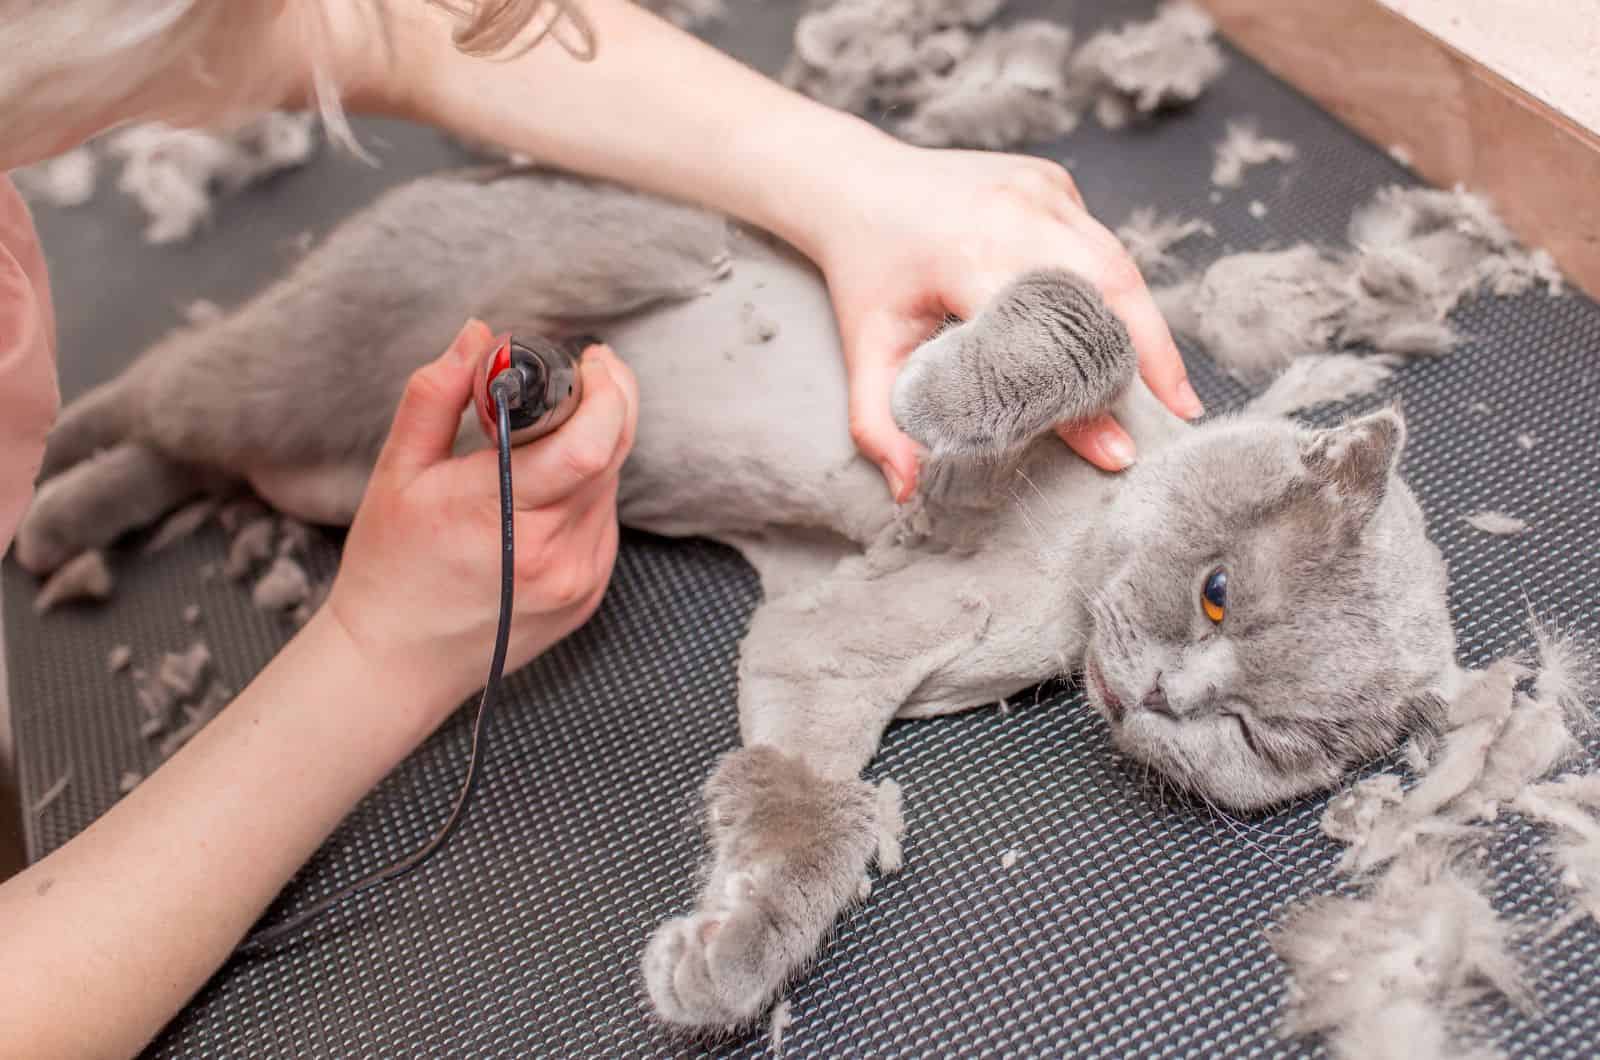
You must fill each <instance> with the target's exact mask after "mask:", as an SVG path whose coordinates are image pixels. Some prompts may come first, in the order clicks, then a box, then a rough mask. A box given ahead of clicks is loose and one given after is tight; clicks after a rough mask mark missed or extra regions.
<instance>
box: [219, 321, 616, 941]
mask: <svg viewBox="0 0 1600 1060" xmlns="http://www.w3.org/2000/svg"><path fill="white" fill-rule="evenodd" d="M580 357H581V359H580ZM586 395H587V396H586ZM469 396H470V397H471V398H472V400H473V402H474V404H475V406H476V408H477V412H478V415H479V417H480V422H481V425H482V426H483V428H484V432H485V434H486V435H487V436H488V437H489V439H490V440H491V442H492V443H493V444H494V446H495V448H494V450H492V451H491V452H488V453H483V452H479V453H474V454H472V455H470V456H467V457H460V458H452V457H451V452H452V450H453V447H454V445H455V440H456V433H457V430H458V427H459V424H460V420H461V413H462V407H463V406H464V405H465V404H466V403H467V400H468V398H469ZM636 419H637V390H636V387H635V384H634V380H633V376H632V373H631V372H629V370H628V368H627V367H626V366H625V365H623V364H622V363H621V362H620V361H618V360H617V359H616V357H615V355H614V354H612V353H611V351H610V350H609V349H607V348H605V347H604V346H600V345H598V344H594V343H592V342H591V341H590V340H587V339H578V340H573V341H571V342H569V343H567V344H558V343H554V342H550V341H549V340H545V339H537V338H530V339H527V340H519V339H514V338H512V337H510V336H502V337H500V338H495V337H493V336H491V335H490V334H489V332H488V329H487V328H486V327H484V326H483V325H482V324H481V323H479V322H478V321H470V322H468V324H467V326H466V327H465V328H463V329H462V331H461V333H460V334H459V335H457V336H456V339H455V341H453V342H452V343H451V345H450V349H449V350H448V351H447V352H446V353H445V355H444V356H443V357H441V358H440V359H439V360H437V361H435V362H433V363H432V364H430V365H428V366H426V367H424V368H421V369H419V370H418V371H417V372H416V373H415V374H414V375H413V376H412V378H411V380H410V382H409V383H408V384H407V386H406V391H405V394H404V396H403V397H402V398H401V403H400V408H399V411H398V412H397V413H396V414H395V421H394V426H393V428H392V429H391V432H390V436H389V440H388V442H387V443H386V444H385V446H384V450H383V453H382V455H381V456H380V457H379V460H378V464H377V467H376V468H375V469H374V471H373V477H372V482H371V484H370V485H369V487H368V490H367V495H366V498H365V499H364V500H363V502H362V505H361V508H360V510H359V511H358V512H357V514H356V519H355V522H354V524H353V525H352V526H351V530H350V537H349V539H348V541H347V543H346V546H345V558H344V562H343V563H342V564H341V566H340V570H339V574H338V577H337V578H336V580H335V582H334V587H333V591H332V593H330V595H329V598H328V605H327V607H328V614H329V615H331V616H332V617H333V619H334V621H335V622H337V623H338V624H340V625H341V626H342V627H343V628H344V629H345V630H346V631H347V632H348V634H349V636H350V639H351V641H352V642H353V643H355V644H356V645H358V647H359V648H360V649H361V650H362V652H363V654H365V655H367V656H368V662H369V664H370V665H371V666H372V667H373V668H374V671H375V672H381V673H383V674H385V675H386V677H389V678H390V679H391V685H390V686H391V687H397V688H404V689H409V690H412V694H407V695H406V696H404V698H403V700H402V701H401V702H397V703H396V704H395V706H397V707H400V708H401V709H402V712H401V713H400V715H399V717H398V718H397V719H396V720H397V721H398V723H399V724H400V725H401V727H402V729H403V731H404V732H405V734H406V736H407V738H408V739H410V740H411V741H413V742H414V743H420V742H421V740H422V739H423V738H424V737H426V735H427V734H428V733H429V732H431V731H432V730H433V729H434V728H435V727H436V726H437V725H438V724H439V723H440V722H441V721H443V720H444V718H445V717H447V716H448V714H449V713H450V712H451V711H453V710H454V707H455V705H456V704H459V703H460V701H461V699H462V698H464V696H465V695H466V694H467V692H469V691H470V690H471V688H472V687H474V686H475V685H476V680H475V674H476V673H479V672H481V671H479V670H476V667H477V666H480V665H481V659H482V653H483V649H484V647H485V646H487V645H489V644H491V643H492V644H493V655H492V658H491V661H490V664H489V676H488V680H487V681H486V682H485V683H484V686H483V693H482V695H481V697H480V699H479V701H478V709H477V716H476V718H475V720H474V722H473V732H472V750H471V753H470V757H469V760H468V763H467V768H466V778H465V780H464V781H463V783H462V786H461V789H460V793H459V794H458V795H457V798H456V801H455V805H454V807H453V808H452V810H451V812H450V814H449V816H448V817H447V818H446V820H445V821H444V822H443V823H442V825H441V826H440V828H439V829H438V830H437V831H435V833H434V834H433V836H432V838H431V839H430V840H429V841H428V842H427V843H425V844H423V845H422V846H421V847H419V848H418V849H417V850H415V851H414V852H413V853H411V854H410V855H408V856H406V857H404V858H402V859H401V860H399V861H396V862H394V863H392V864H390V865H388V866H385V867H383V868H380V869H378V870H377V871H375V872H373V873H371V874H370V875H368V876H365V877H363V878H362V879H360V880H358V881H357V882H355V883H353V884H351V885H349V886H347V887H344V888H342V889H340V890H338V891H336V892H334V893H333V894H330V895H328V896H326V897H324V898H322V899H321V900H319V901H317V902H314V903H313V904H311V905H310V906H307V907H305V908H303V909H301V910H300V911H298V912H297V913H295V914H294V915H293V916H291V917H289V918H288V919H287V920H285V921H282V922H280V923H277V924H274V925H270V926H268V927H265V928H262V929H260V930H258V931H257V932H256V933H255V934H253V935H251V936H250V937H249V938H248V939H247V940H246V941H245V945H244V949H246V950H255V949H258V948H261V947H265V946H270V945H272V944H274V943H276V942H278V941H280V940H282V939H285V938H288V937H290V936H292V935H294V934H295V933H296V932H298V931H299V929H300V928H302V927H304V926H306V925H307V924H309V923H310V922H312V921H313V920H314V919H315V918H317V917H318V916H320V915H321V914H322V913H324V912H326V911H327V910H328V909H331V908H332V907H333V906H334V905H336V904H338V903H339V902H341V901H343V900H344V899H346V898H349V897H351V896H352V895H355V894H358V893H360V892H361V891H364V890H366V889H368V888H370V887H373V886H376V885H378V884H381V883H383V882H385V881H387V880H391V879H394V878H395V877H397V876H400V875H403V874H404V873H406V872H409V871H411V870H412V869H414V868H416V867H418V866H419V865H421V864H422V863H423V862H424V861H426V860H427V859H428V858H429V857H431V856H432V855H433V854H434V853H435V852H436V851H437V850H439V848H440V847H442V846H443V845H444V843H445V841H446V840H447V839H448V838H449V836H450V834H451V833H452V832H453V831H454V829H455V827H456V825H457V824H458V823H459V821H460V819H461V816H462V814H463V812H464V811H465V809H466V806H467V803H468V801H469V800H470V798H471V795H472V792H473V789H474V787H475V785H476V781H477V777H478V774H479V762H480V754H481V748H482V747H483V741H484V736H485V733H486V732H487V725H488V722H489V719H490V717H491V712H492V709H493V707H494V705H495V701H496V699H497V698H498V695H499V684H500V678H501V675H502V673H503V671H504V669H505V667H506V666H507V665H510V666H511V668H513V669H515V668H516V667H518V666H520V665H522V664H523V663H525V662H528V661H529V660H531V659H532V658H533V657H534V656H536V655H538V654H539V653H541V652H542V651H544V650H545V649H546V648H548V647H549V646H550V645H551V644H553V643H555V641H557V640H559V639H561V638H562V637H563V636H565V635H566V634H567V633H570V632H571V631H572V630H573V629H575V628H576V627H577V626H579V625H580V624H582V623H583V621H584V620H585V619H587V618H588V617H589V615H591V614H592V613H593V612H594V609H595V608H596V607H597V606H598V605H599V603H600V598H601V596H602V595H603V594H604V592H605V586H606V583H607V581H608V580H609V578H610V574H611V566H612V563H613V561H614V560H615V558H616V549H617V514H616V491H617V474H618V471H619V470H620V468H621V466H622V462H623V460H624V459H625V458H626V457H627V454H628V450H629V449H630V448H631V446H632V444H633V434H634V425H635V423H636ZM552 434H553V435H554V436H553V437H551V438H549V439H548V440H547V441H544V442H543V443H542V444H538V445H532V444H529V443H533V442H535V441H537V440H539V439H543V438H545V436H546V435H552ZM518 446H522V447H523V448H521V449H515V448H514V447H518ZM493 460H497V461H498V464H499V476H498V480H499V495H498V497H497V498H495V500H494V502H493V503H485V502H486V501H487V500H488V497H486V491H487V490H492V487H488V485H487V483H488V482H489V481H490V479H491V476H490V475H489V471H490V466H489V461H493ZM517 483H521V484H522V485H521V488H520V489H518V488H517V487H516V484H517ZM491 522H492V524H493V525H494V527H495V528H496V529H497V530H498V534H497V537H498V548H495V547H493V546H490V545H489V542H491V541H495V540H496V538H495V537H490V536H489V531H490V525H488V524H490V523H491ZM441 546H442V547H441ZM379 557H381V560H380V559H379ZM413 560H414V561H415V562H412V561H413ZM496 565H498V571H499V593H498V596H497V595H496V594H495V593H494V591H493V589H492V585H493V583H492V582H491V581H490V578H491V572H492V571H493V570H494V568H495V567H496ZM397 567H398V569H399V570H400V571H401V572H402V573H401V575H400V576H399V577H395V576H394V574H393V572H394V570H395V569H396V568H397ZM496 599H498V601H499V608H498V612H496V611H495V610H494V608H493V605H492V603H491V602H492V601H494V600H496ZM401 616H405V617H403V618H402V617H401ZM419 617H420V618H422V619H423V624H421V625H419V624H417V623H416V622H415V621H414V620H416V619H418V618H419ZM513 619H516V620H517V621H516V622H515V623H514V622H513ZM491 631H492V634H493V635H492V637H491ZM463 664H465V665H466V666H467V667H468V668H466V669H462V666H463ZM457 671H459V673H460V677H459V678H455V674H456V673H457ZM469 675H472V676H469ZM394 678H398V679H399V682H398V683H393V679H394ZM435 678H442V679H443V680H444V682H445V683H443V684H438V685H435V684H434V679H435ZM453 678H454V679H456V680H466V681H467V682H469V683H467V684H466V685H465V686H460V685H455V684H451V683H449V682H451V680H452V679H453ZM430 688H437V689H438V691H437V692H436V693H430V692H428V691H427V690H428V689H430ZM440 704H449V709H448V710H446V711H445V712H444V713H440V712H439V709H438V707H439V705H440ZM406 707H410V708H411V710H412V713H410V714H407V713H405V708H406Z"/></svg>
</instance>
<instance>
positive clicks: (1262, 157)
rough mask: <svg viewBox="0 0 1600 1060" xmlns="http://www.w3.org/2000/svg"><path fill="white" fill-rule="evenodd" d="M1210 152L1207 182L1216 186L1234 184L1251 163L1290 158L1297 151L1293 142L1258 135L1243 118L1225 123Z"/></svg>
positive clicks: (1258, 164)
mask: <svg viewBox="0 0 1600 1060" xmlns="http://www.w3.org/2000/svg"><path fill="white" fill-rule="evenodd" d="M1213 152H1214V156H1215V161H1213V162H1212V165H1211V183H1213V184H1215V185H1217V186H1218V187H1220V188H1237V187H1238V186H1239V185H1240V184H1242V183H1243V182H1244V173H1245V170H1247V169H1249V168H1250V167H1251V166H1260V165H1265V164H1266V163H1268V162H1293V161H1294V160H1295V158H1296V157H1297V156H1298V155H1299V153H1300V152H1299V150H1298V149H1297V148H1296V147H1295V146H1294V144H1292V143H1289V142H1288V141H1286V140H1274V139H1272V138H1270V137H1266V136H1262V135H1261V133H1260V132H1259V131H1258V130H1257V129H1256V127H1255V126H1254V125H1253V124H1251V123H1250V122H1243V121H1231V122H1229V123H1228V129H1227V132H1226V133H1225V134H1224V136H1223V138H1222V139H1221V140H1220V141H1219V142H1218V143H1217V146H1216V147H1215V148H1214V149H1213Z"/></svg>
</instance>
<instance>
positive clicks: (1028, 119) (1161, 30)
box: [783, 0, 1222, 148]
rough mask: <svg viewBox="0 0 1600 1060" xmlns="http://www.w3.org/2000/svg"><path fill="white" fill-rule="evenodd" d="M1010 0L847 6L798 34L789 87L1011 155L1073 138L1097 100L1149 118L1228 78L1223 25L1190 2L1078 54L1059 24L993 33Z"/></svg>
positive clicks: (913, 133)
mask: <svg viewBox="0 0 1600 1060" xmlns="http://www.w3.org/2000/svg"><path fill="white" fill-rule="evenodd" d="M1004 2H1005V0H835V2H834V3H832V4H829V5H827V6H825V7H819V8H816V9H814V10H812V11H811V12H809V13H807V14H806V15H803V16H802V17H801V19H800V21H799V24H798V25H797V26H796V27H795V34H794V54H793V55H792V56H791V58H790V60H789V65H788V67H787V68H786V70H785V72H784V75H783V79H784V81H785V83H786V84H788V85H790V86H791V87H793V88H795V89H798V90H799V91H801V92H804V93H805V94H806V95H808V96H811V97H813V98H815V99H819V100H821V101H822V102H824V103H827V104H828V105H829V106H833V107H838V108H840V109H842V110H848V111H852V112H854V113H857V114H861V113H867V112H869V111H874V110H877V111H883V112H887V113H888V114H890V115H894V116H898V115H900V114H901V113H902V112H909V113H907V114H906V116H905V117H903V118H899V120H898V121H897V122H896V130H897V131H898V132H899V134H900V135H901V136H903V137H905V138H906V139H908V140H911V141H912V142H914V143H919V144H923V145H926V146H935V147H986V148H1006V147H1015V146H1018V145H1020V144H1026V143H1037V142H1040V141H1045V140H1053V139H1056V138H1058V137H1061V136H1065V135H1066V134H1068V133H1070V132H1071V131H1072V130H1073V129H1075V128H1076V127H1077V125H1078V121H1079V119H1080V115H1081V114H1082V113H1083V111H1084V110H1085V109H1086V108H1087V107H1088V106H1090V105H1091V104H1094V105H1096V106H1097V109H1098V112H1099V113H1100V115H1101V119H1102V121H1104V122H1106V123H1107V124H1111V123H1112V121H1113V120H1114V119H1113V118H1111V117H1110V115H1111V114H1112V113H1113V111H1116V112H1118V113H1122V112H1123V111H1127V112H1137V113H1140V114H1148V113H1151V112H1153V111H1155V110H1157V109H1159V108H1162V107H1165V106H1167V105H1169V104H1174V103H1180V102H1187V101H1189V100H1192V99H1194V98H1195V97H1196V96H1198V95H1199V94H1200V92H1201V91H1203V90H1204V88H1205V87H1206V85H1208V84H1209V83H1210V82H1211V81H1212V80H1213V79H1214V78H1215V77H1216V75H1217V74H1218V73H1220V72H1221V70H1222V53H1221V52H1220V50H1218V48H1217V46H1216V44H1215V43H1213V42H1212V40H1211V32H1212V27H1211V22H1210V20H1209V19H1208V18H1206V16H1205V15H1203V14H1201V13H1200V12H1199V11H1198V10H1197V9H1195V8H1193V7H1191V6H1189V5H1187V4H1181V3H1180V4H1169V5H1167V6H1166V7H1165V8H1163V9H1162V10H1161V12H1160V13H1159V14H1158V15H1157V16H1156V17H1155V18H1153V19H1151V20H1150V21H1148V22H1143V23H1130V24H1129V25H1127V26H1125V27H1123V28H1122V29H1120V30H1117V31H1114V32H1106V33H1101V34H1098V35H1097V36H1096V37H1094V38H1093V39H1091V40H1090V41H1089V42H1088V43H1086V44H1085V45H1084V46H1083V48H1081V49H1080V50H1079V51H1078V52H1077V54H1076V55H1075V56H1074V55H1073V54H1072V43H1073V40H1072V32H1071V30H1070V29H1069V28H1068V27H1066V26H1065V25H1062V24H1060V23H1059V22H1058V21H1050V22H1045V21H1038V20H1034V21H1026V22H1021V23H1018V24H1016V25H1013V26H1006V27H1001V28H985V27H986V26H987V24H988V23H989V21H990V20H991V19H993V18H994V17H995V16H996V15H997V14H998V13H999V11H1000V9H1001V7H1003V6H1004Z"/></svg>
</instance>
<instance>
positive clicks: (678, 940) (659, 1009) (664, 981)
mask: <svg viewBox="0 0 1600 1060" xmlns="http://www.w3.org/2000/svg"><path fill="white" fill-rule="evenodd" d="M761 920H762V917H761V916H760V914H759V913H757V912H756V911H755V910H754V909H753V908H746V909H742V910H741V909H733V910H728V911H726V912H723V913H718V914H712V913H695V914H693V915H691V916H680V917H674V918H673V919H671V920H668V921H667V922H666V923H664V924H662V925H661V926H660V927H658V928H657V929H656V932H655V935H654V936H653V937H652V938H651V940H650V945H649V946H648V947H647V948H646V949H645V953H644V962H643V969H644V981H645V988H646V989H647V990H648V991H649V994H650V1001H651V1003H652V1004H653V1005H654V1006H655V1009H656V1013H657V1014H658V1015H659V1016H660V1017H661V1018H662V1020H664V1021H665V1022H667V1023H669V1024H671V1025H673V1026H677V1027H681V1028H685V1029H690V1030H696V1031H708V1032H719V1031H732V1030H735V1029H737V1028H739V1027H742V1026H746V1025H748V1024H750V1023H752V1022H754V1021H755V1020H756V1018H757V1017H759V1016H760V1015H761V1013H762V1012H763V1011H764V1010H765V1009H766V1007H767V1004H768V1003H769V1002H770V1001H771V1000H772V998H773V997H774V996H775V995H776V994H777V992H778V990H779V988H780V987H782V985H783V980H784V978H785V976H784V974H783V973H782V972H781V971H779V972H777V974H776V975H773V974H770V971H769V969H768V967H766V966H767V965H769V964H770V963H771V962H769V960H768V959H767V958H768V954H767V951H768V948H769V944H770V942H771V941H772V940H770V939H769V938H767V937H766V932H764V931H763V930H762V928H763V925H762V924H761V922H760V921H761ZM765 927H766V929H767V931H771V930H772V925H771V924H770V923H768V924H766V925H765ZM763 973H768V974H763Z"/></svg>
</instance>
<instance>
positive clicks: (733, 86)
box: [352, 0, 893, 250]
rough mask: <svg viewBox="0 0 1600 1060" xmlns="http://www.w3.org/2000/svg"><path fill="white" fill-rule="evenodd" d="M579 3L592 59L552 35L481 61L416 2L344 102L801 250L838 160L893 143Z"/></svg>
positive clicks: (626, 13) (736, 66)
mask: <svg viewBox="0 0 1600 1060" xmlns="http://www.w3.org/2000/svg"><path fill="white" fill-rule="evenodd" d="M583 11H584V13H585V14H586V15H587V16H588V18H589V19H590V21H591V23H592V25H593V29H594V38H595V42H596V45H597V53H596V55H595V57H594V59H593V60H592V61H589V62H584V61H581V60H579V59H577V58H574V57H573V56H572V55H570V54H569V53H568V52H567V51H566V50H565V49H563V48H562V47H560V46H559V45H558V44H557V43H555V42H554V41H552V40H547V41H545V42H544V43H542V44H540V45H539V46H537V47H535V48H533V49H532V50H530V51H528V52H525V53H524V54H522V55H520V56H517V57H515V58H511V59H493V60H489V59H477V58H473V57H470V56H466V55H462V54H461V53H460V52H459V51H457V50H456V48H455V47H454V45H453V44H452V42H451V40H450V37H449V22H448V19H446V18H444V17H443V16H441V15H440V14H439V13H438V12H437V11H436V10H435V9H433V8H431V7H427V6H424V5H421V4H418V5H416V7H415V8H408V9H407V13H406V15H405V16H404V17H402V18H401V19H400V20H399V22H398V23H397V25H396V27H395V33H396V36H395V55H394V61H393V62H391V63H389V64H387V66H386V67H385V68H384V70H383V71H382V73H380V74H375V75H369V76H368V77H366V78H364V79H361V82H360V85H358V87H357V89H356V92H355V94H354V96H353V100H352V101H353V102H354V103H355V104H356V105H363V106H366V107H369V108H371V109H376V110H386V111H390V112H394V113H400V114H403V115H404V116H406V117H410V118H413V119H415V120H418V121H425V122H428V123H431V124H435V125H439V126H442V127H444V128H447V129H450V130H452V131H454V132H456V133H458V134H460V135H463V136H467V137H473V138H477V139H482V140H488V141H492V142H496V143H500V144H503V145H505V146H507V147H511V148H514V149H517V150H520V151H522V152H524V153H527V154H529V155H531V156H532V157H534V158H537V159H539V160H540V161H542V162H546V163H549V164H552V165H556V166H560V167H562V168H565V169H570V170H573V171H576V172H581V173H585V174H588V175H591V176H596V177H602V178H605V179H610V180H616V181H619V182H622V183H626V184H629V185H632V186H634V187H640V188H643V189H645V190H648V191H653V192H656V193H658V194H662V195H667V196H671V197H674V198H679V199H686V200H690V201H695V202H699V203H701V204H703V205H707V206H711V207H714V208H716V209H719V210H722V211H725V212H727V213H730V214H732V215H734V216H736V217H739V218H741V219H743V220H746V221H749V222H751V223H753V224H756V225H759V226H761V227H763V228H766V229H769V230H771V231H774V232H776V233H777V234H779V235H781V236H783V237H784V238H786V239H789V240H790V241H791V242H794V243H796V244H797V245H799V246H800V247H801V249H807V250H808V249H809V248H808V247H807V246H806V243H807V242H808V239H809V231H808V225H809V222H810V218H811V215H813V214H815V212H816V204H817V202H818V199H819V197H825V196H827V195H829V194H830V191H829V189H830V188H831V187H833V186H834V185H835V181H836V180H839V179H842V176H841V174H839V173H838V172H837V171H838V170H839V169H840V168H841V167H842V166H845V165H849V164H856V163H862V164H864V163H866V161H867V160H868V159H869V158H870V157H871V155H872V154H873V153H874V152H877V151H880V150H883V149H884V148H885V147H886V146H892V145H893V141H892V140H890V139H889V138H888V137H886V136H885V135H884V134H882V133H880V132H879V131H877V130H876V129H874V128H873V127H872V126H870V125H868V124H867V123H865V122H862V121H860V120H859V119H856V118H854V117H850V116H848V115H845V114H841V113H840V112H838V111H834V110H831V109H829V108H826V107H823V106H821V105H820V104H817V103H815V102H813V101H811V100H808V99H806V98H804V97H802V96H800V95H798V94H796V93H794V92H791V91H789V90H787V89H785V88H783V87H781V86H779V85H777V84H775V83H774V82H772V81H770V80H768V79H767V78H765V77H763V76H761V75H760V74H758V73H756V72H755V71H753V70H750V69H749V68H747V67H745V66H743V65H741V64H740V63H738V62H736V61H734V60H733V59H731V58H729V57H727V56H726V55H723V54H722V53H720V52H718V51H716V50H715V49H714V48H711V47H710V46H708V45H706V44H704V43H702V42H701V41H699V40H697V39H695V38H694V37H692V36H690V35H689V34H686V33H684V32H682V31H681V30H678V29H677V28H676V27H674V26H671V25H669V24H668V23H666V22H664V21H662V20H660V19H658V18H656V17H655V16H653V15H651V14H649V13H647V12H645V11H643V10H641V9H639V8H637V7H635V6H634V5H633V4H630V3H627V2H626V0H584V3H583ZM362 86H364V87H362Z"/></svg>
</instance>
